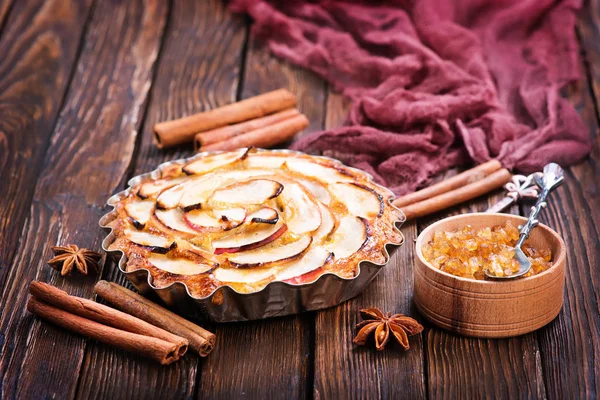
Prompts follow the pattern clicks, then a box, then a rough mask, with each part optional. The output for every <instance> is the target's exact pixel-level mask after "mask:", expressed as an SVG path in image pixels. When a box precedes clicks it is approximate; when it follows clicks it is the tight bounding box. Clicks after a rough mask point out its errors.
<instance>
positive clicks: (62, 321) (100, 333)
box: [27, 297, 179, 365]
mask: <svg viewBox="0 0 600 400" xmlns="http://www.w3.org/2000/svg"><path fill="white" fill-rule="evenodd" d="M27 310H28V311H29V312H30V313H32V314H34V315H37V316H38V317H40V318H42V319H44V320H46V321H49V322H51V323H53V324H55V325H58V326H60V327H62V328H65V329H67V330H69V331H71V332H75V333H78V334H80V335H83V336H86V337H89V338H91V339H94V340H97V341H99V342H102V343H106V344H108V345H111V346H114V347H117V348H119V349H123V350H126V351H130V352H132V353H136V354H140V355H142V356H144V357H148V358H151V359H153V360H156V361H158V362H159V363H161V364H163V365H168V364H171V363H172V362H174V361H177V360H178V359H179V354H178V346H177V345H176V344H175V343H171V342H167V341H166V340H162V339H158V338H155V337H151V336H145V335H140V334H137V333H132V332H127V331H124V330H121V329H117V328H113V327H110V326H106V325H103V324H101V323H99V322H96V321H92V320H91V319H87V318H83V317H80V316H79V315H75V314H71V313H69V312H67V311H64V310H61V309H60V308H57V307H54V306H52V305H50V304H47V303H44V302H42V301H40V300H37V299H36V298H35V297H30V298H29V301H28V302H27Z"/></svg>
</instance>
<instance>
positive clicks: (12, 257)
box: [0, 0, 600, 399]
mask: <svg viewBox="0 0 600 400" xmlns="http://www.w3.org/2000/svg"><path fill="white" fill-rule="evenodd" d="M599 21H600V5H599V2H598V0H594V1H592V3H591V4H586V7H585V9H584V11H583V12H582V13H581V19H580V22H579V24H578V26H577V33H578V37H579V39H580V44H581V55H582V65H581V71H582V79H581V81H580V82H578V83H577V84H574V85H572V86H571V87H570V88H569V89H568V91H567V92H566V93H565V95H567V96H568V97H569V98H570V99H571V100H572V102H573V103H574V104H575V105H576V107H577V109H578V110H579V111H580V113H581V115H582V116H583V118H584V120H585V121H586V123H587V124H588V125H589V128H590V134H591V135H593V137H594V141H595V144H596V146H595V148H594V151H593V153H592V155H591V156H590V157H588V158H587V159H586V160H584V161H583V162H581V163H580V164H578V165H576V166H574V167H572V168H569V169H567V171H566V184H565V185H564V186H563V187H562V188H561V189H560V190H559V191H558V193H556V195H553V198H552V200H551V202H550V207H549V209H548V211H547V212H545V213H544V214H543V216H542V221H543V222H545V223H547V224H549V225H550V226H552V227H554V228H555V229H557V230H558V231H559V232H560V233H561V234H562V235H563V237H564V239H565V242H566V244H567V247H568V257H567V258H568V259H567V262H568V274H567V281H566V293H565V304H564V308H563V310H562V312H561V313H560V315H559V316H558V318H557V319H556V320H555V321H553V322H552V323H551V324H549V325H548V326H547V327H545V328H543V329H540V330H538V331H537V332H533V333H530V334H528V335H525V336H521V337H517V338H513V339H506V340H477V339H469V338H464V337H459V336H455V335H452V334H449V333H446V332H445V331H442V330H439V329H436V328H434V327H432V326H430V325H429V324H427V323H426V322H424V324H425V326H426V329H425V331H424V333H423V334H422V336H421V337H416V338H413V340H412V342H411V349H410V351H408V352H403V351H401V350H399V349H398V348H390V349H388V351H385V352H375V351H373V350H372V349H370V348H354V347H353V345H352V342H351V340H352V337H353V336H354V334H355V328H354V326H355V324H356V322H357V318H358V314H357V311H358V310H359V309H360V308H363V307H367V306H377V307H380V308H382V309H384V310H387V311H392V312H400V313H405V314H409V315H413V316H417V317H418V314H417V312H416V310H415V308H414V305H413V304H412V289H413V287H412V285H413V283H412V282H413V279H412V269H413V256H414V255H413V246H414V244H413V240H414V239H415V238H416V237H417V235H418V233H419V232H420V231H421V230H422V229H423V228H424V227H426V226H427V225H428V224H430V223H432V222H433V221H435V220H438V219H440V218H443V217H445V216H447V215H451V214H458V213H463V212H468V211H482V210H484V209H485V208H486V207H487V206H488V204H491V203H493V202H495V201H496V200H497V199H498V198H500V197H501V195H500V194H496V195H494V196H492V197H489V198H482V199H478V200H476V201H473V202H471V203H470V204H469V205H468V206H465V207H459V208H455V209H452V210H450V211H447V212H443V213H440V214H437V215H434V216H432V217H428V218H423V219H419V220H418V221H415V222H410V223H407V224H405V225H404V226H403V228H402V231H403V233H404V235H405V236H406V244H405V245H404V246H403V247H402V248H401V249H400V250H399V251H397V252H396V254H395V255H394V257H393V260H392V262H391V263H390V265H388V266H387V267H386V268H384V269H383V270H382V273H381V274H380V275H379V277H378V278H377V279H376V280H375V281H374V283H373V284H371V285H370V286H369V287H368V289H367V290H366V291H365V292H364V294H363V295H362V296H360V297H358V298H356V299H354V300H351V301H349V302H347V303H345V304H343V305H341V306H338V307H335V308H332V309H329V310H325V311H321V312H311V313H305V314H302V315H297V316H290V317H283V318H277V319H272V320H267V321H256V322H250V323H237V324H226V325H209V326H208V328H209V329H212V330H214V332H216V334H217V337H218V344H217V346H216V349H215V350H214V352H213V353H212V354H211V355H210V356H209V357H208V358H206V359H200V358H198V357H196V356H195V355H193V354H190V355H188V356H186V357H185V358H184V359H183V360H181V361H179V362H178V363H176V364H174V365H172V366H169V367H161V366H158V365H156V364H153V363H151V362H148V361H146V360H145V359H142V358H139V357H136V356H133V355H131V354H128V353H125V352H122V351H118V350H115V349H112V348H110V347H107V346H105V345H102V344H99V343H96V342H94V341H89V340H86V339H84V338H82V337H79V336H76V335H73V334H70V333H67V332H65V331H62V330H60V329H57V328H55V327H53V326H51V325H49V324H46V323H42V322H40V321H39V320H36V319H34V318H32V316H30V315H29V314H28V313H27V311H26V310H25V303H26V299H27V286H28V284H29V282H30V281H31V280H33V279H38V280H42V281H47V282H50V283H52V284H53V285H56V286H58V287H60V288H63V289H65V290H67V291H68V292H70V293H73V294H77V295H81V296H86V297H90V298H91V297H92V287H93V284H94V282H95V281H96V280H97V279H98V277H86V278H81V277H79V278H74V279H63V278H61V277H60V276H59V275H57V274H56V273H55V272H54V271H53V270H51V269H50V268H48V267H47V266H46V265H45V261H46V260H48V259H49V258H50V257H51V252H50V245H54V244H56V243H77V244H79V245H81V246H83V247H90V248H93V249H99V248H100V243H101V240H102V238H103V237H104V232H103V231H102V230H101V229H100V228H99V227H98V219H99V218H100V216H101V215H102V214H103V213H104V212H105V211H106V208H105V207H104V204H105V201H106V200H107V198H108V197H109V196H110V195H111V194H113V193H115V192H117V191H120V190H122V189H123V188H124V187H125V182H127V180H128V179H129V178H130V177H132V176H134V175H137V174H139V173H143V172H147V171H149V170H152V169H154V168H155V166H157V165H158V164H159V163H161V162H163V161H166V160H169V159H173V158H178V157H184V156H189V155H191V154H192V151H191V149H189V148H185V149H179V150H174V151H159V150H157V149H156V148H155V147H154V146H153V145H152V135H151V130H152V126H153V124H154V123H155V122H157V121H162V120H167V119H171V118H176V117H179V116H182V115H187V114H191V113H194V112H198V111H202V110H205V109H208V108H212V107H217V106H220V105H224V104H227V103H230V102H233V101H235V100H237V99H241V98H245V97H249V96H253V95H256V94H259V93H262V92H265V91H267V90H270V89H275V88H279V87H287V88H290V89H291V90H292V91H293V92H295V93H297V95H298V98H299V103H300V104H299V108H300V109H301V111H303V112H304V113H305V114H307V115H308V117H309V118H310V120H311V125H310V127H309V129H307V132H312V131H317V130H320V129H323V128H327V127H333V126H337V125H339V124H340V123H341V122H342V121H343V118H344V115H345V110H346V108H347V104H346V102H345V101H344V99H343V98H342V97H341V96H340V95H339V94H337V93H334V92H332V91H331V89H330V88H329V87H328V85H327V84H326V83H325V82H323V81H322V80H321V79H319V78H317V77H316V76H315V75H313V74H312V73H310V72H307V71H304V70H301V69H299V68H296V67H294V66H291V65H289V64H287V63H285V62H282V61H279V60H277V59H275V58H274V57H273V56H271V55H270V54H269V52H268V50H266V49H265V48H262V47H261V46H260V45H259V44H258V43H257V41H256V40H255V38H254V37H253V36H252V35H251V34H250V30H249V21H247V20H246V19H245V18H243V17H239V16H232V15H231V14H230V13H229V12H228V11H226V9H225V7H224V5H223V3H222V2H221V1H220V0H173V1H171V2H169V1H166V0H165V1H161V0H145V1H142V0H138V1H118V0H96V1H94V0H0V177H1V179H0V193H1V195H0V293H1V297H0V307H1V310H0V398H2V399H13V398H23V399H38V398H59V399H63V398H67V399H70V398H112V399H120V398H128V399H129V398H154V397H155V398H232V397H246V398H311V397H314V398H365V397H366V398H425V397H432V398H457V397H475V398H483V397H503V398H507V397H510V398H551V399H562V398H584V397H587V398H594V397H598V396H599V394H600V308H599V307H600V305H599V301H600V295H599V292H600V260H599V258H600V244H599V239H598V237H599V234H600V207H599V205H600V202H599V198H600V192H599V188H600V183H599V178H598V177H599V176H600V168H599V160H600V153H599V147H598V140H599V139H598V137H599V136H598V123H599V118H598V100H600V31H599V29H600V28H599ZM452 173H456V171H451V172H449V174H452ZM512 212H515V213H519V212H521V213H523V210H519V209H518V208H517V207H515V208H513V210H512ZM102 277H103V278H105V279H109V280H113V281H117V282H120V283H123V284H125V281H124V279H123V277H122V276H121V275H120V274H119V272H118V270H117V268H116V267H115V265H114V264H112V263H106V265H105V266H104V269H103V272H102ZM418 318H420V317H418Z"/></svg>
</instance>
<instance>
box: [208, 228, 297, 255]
mask: <svg viewBox="0 0 600 400" xmlns="http://www.w3.org/2000/svg"><path fill="white" fill-rule="evenodd" d="M287 229H288V228H287V225H268V224H261V225H260V226H259V227H257V228H256V229H251V230H248V231H244V232H234V233H232V234H230V235H228V236H225V237H223V238H221V239H219V240H215V241H214V242H213V243H212V244H213V248H214V249H215V250H214V253H215V254H223V253H237V252H240V251H248V250H252V249H255V248H257V247H261V246H264V245H266V244H268V243H270V242H272V241H273V240H275V239H277V238H279V237H280V236H281V235H283V234H284V233H285V232H286V231H287Z"/></svg>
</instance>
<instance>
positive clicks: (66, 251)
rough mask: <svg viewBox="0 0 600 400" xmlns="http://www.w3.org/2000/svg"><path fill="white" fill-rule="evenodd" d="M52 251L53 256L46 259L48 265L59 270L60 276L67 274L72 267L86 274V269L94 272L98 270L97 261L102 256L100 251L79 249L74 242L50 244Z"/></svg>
mask: <svg viewBox="0 0 600 400" xmlns="http://www.w3.org/2000/svg"><path fill="white" fill-rule="evenodd" d="M52 251H53V252H54V255H55V257H54V258H53V259H51V260H50V261H48V265H50V266H51V267H52V268H54V269H55V270H57V271H60V274H61V275H62V276H65V275H69V274H70V273H71V272H72V271H73V268H75V269H77V271H79V272H81V273H82V274H83V275H87V273H88V269H92V270H93V271H94V272H97V271H98V270H99V266H98V261H100V259H101V258H102V255H101V254H100V253H96V252H95V251H92V250H88V249H83V248H82V249H80V248H79V247H77V246H76V245H74V244H68V245H66V246H52Z"/></svg>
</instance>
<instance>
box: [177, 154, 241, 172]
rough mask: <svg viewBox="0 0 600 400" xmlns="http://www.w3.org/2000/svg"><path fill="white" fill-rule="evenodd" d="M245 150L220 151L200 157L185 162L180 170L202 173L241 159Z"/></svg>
mask: <svg viewBox="0 0 600 400" xmlns="http://www.w3.org/2000/svg"><path fill="white" fill-rule="evenodd" d="M246 151H247V150H246V149H240V150H237V151H233V152H229V153H221V154H215V155H213V156H207V157H202V158H199V159H198V160H195V161H192V162H190V163H188V164H186V165H185V166H184V167H183V168H182V171H183V172H184V173H186V174H188V175H203V174H206V173H207V172H210V171H213V170H215V169H217V168H220V167H223V166H225V165H227V164H231V163H232V162H234V161H237V160H239V159H242V158H243V157H244V156H245V155H246Z"/></svg>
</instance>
